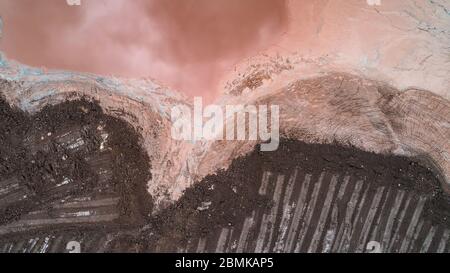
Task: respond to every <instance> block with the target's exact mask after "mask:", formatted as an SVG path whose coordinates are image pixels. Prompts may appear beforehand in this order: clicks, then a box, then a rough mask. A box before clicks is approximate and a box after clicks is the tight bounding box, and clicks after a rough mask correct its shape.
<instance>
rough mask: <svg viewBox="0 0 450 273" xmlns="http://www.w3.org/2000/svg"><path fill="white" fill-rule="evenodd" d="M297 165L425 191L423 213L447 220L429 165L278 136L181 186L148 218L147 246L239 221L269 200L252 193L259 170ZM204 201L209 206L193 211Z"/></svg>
mask: <svg viewBox="0 0 450 273" xmlns="http://www.w3.org/2000/svg"><path fill="white" fill-rule="evenodd" d="M297 166H300V167H301V168H302V171H304V172H306V173H312V174H318V173H321V172H322V171H331V172H335V173H350V174H352V175H353V176H356V177H361V178H364V179H366V180H367V181H370V183H375V184H377V185H380V186H388V187H394V188H401V189H403V190H406V191H414V192H416V193H417V195H419V196H422V195H426V196H431V199H430V201H429V202H427V203H426V205H425V213H424V214H425V217H427V218H429V219H430V220H431V221H433V222H434V223H436V224H445V225H449V224H450V217H449V216H450V199H449V197H448V196H447V195H446V194H444V192H443V191H442V190H441V188H440V186H439V185H440V183H439V181H438V179H437V177H436V175H435V174H434V173H433V171H432V170H431V169H429V168H427V167H424V166H422V165H420V164H419V163H417V162H416V161H414V160H412V159H411V158H406V157H399V156H388V155H378V154H374V153H368V152H363V151H361V150H358V149H355V148H352V147H347V148H345V147H341V146H337V145H323V144H306V143H303V142H300V141H296V140H289V139H284V140H282V142H281V143H280V147H279V149H278V150H277V151H275V152H260V149H259V147H256V148H255V149H254V151H253V152H252V153H250V154H249V155H247V156H245V157H241V158H238V159H236V160H234V161H233V162H232V164H231V166H230V167H229V168H228V169H227V170H221V171H219V172H218V173H217V174H214V175H209V176H207V177H206V178H205V179H203V180H202V181H201V182H199V183H197V184H196V186H194V187H192V188H189V189H187V190H186V191H185V194H184V195H183V197H182V198H181V199H180V200H179V201H178V202H177V203H175V204H174V205H172V206H171V207H169V208H168V209H166V210H165V211H163V212H162V213H161V214H160V215H158V217H157V218H155V219H153V221H152V223H153V225H154V229H155V231H156V234H158V236H156V237H154V238H152V240H150V242H149V249H148V250H150V251H151V250H152V249H163V250H168V251H174V250H176V249H177V246H180V245H186V243H187V242H189V241H192V240H195V239H197V238H201V237H205V236H207V235H208V233H210V232H213V231H216V230H217V229H220V228H223V227H231V226H234V225H236V224H237V223H239V222H242V219H243V218H245V217H247V216H249V215H250V214H251V212H252V211H255V210H257V209H258V208H264V207H270V206H271V205H272V204H271V200H268V199H265V197H263V196H261V195H259V194H258V189H259V186H260V181H261V179H262V174H263V171H265V170H270V171H271V172H275V173H290V172H292V170H293V169H294V168H295V167H297ZM208 201H211V205H210V206H209V209H207V210H204V211H199V210H198V208H199V207H201V206H202V203H203V202H208Z"/></svg>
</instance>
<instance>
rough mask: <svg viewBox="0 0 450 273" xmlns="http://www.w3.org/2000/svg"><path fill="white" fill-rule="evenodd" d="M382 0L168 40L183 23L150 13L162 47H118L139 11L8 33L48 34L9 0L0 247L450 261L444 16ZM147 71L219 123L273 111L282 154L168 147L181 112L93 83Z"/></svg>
mask: <svg viewBox="0 0 450 273" xmlns="http://www.w3.org/2000/svg"><path fill="white" fill-rule="evenodd" d="M381 1H382V4H381V5H380V6H370V5H368V4H367V3H368V2H367V1H357V0H349V1H347V0H336V1H327V0H316V1H309V0H287V1H285V2H284V1H283V2H281V1H280V2H277V3H278V4H276V5H275V6H272V5H273V3H274V2H270V1H265V2H264V3H265V4H264V7H261V14H260V15H264V16H260V17H258V16H256V15H255V16H256V17H255V18H253V19H252V20H250V21H252V22H249V21H247V19H248V18H250V17H248V16H247V14H248V13H252V14H253V13H254V12H253V11H254V9H253V7H252V4H251V3H254V1H250V2H249V3H250V4H248V6H247V5H246V6H245V9H244V8H243V9H242V10H241V9H239V6H237V5H235V4H233V5H231V6H226V7H225V6H224V7H223V8H221V9H217V8H216V7H215V6H214V5H213V6H208V7H209V8H210V9H211V10H210V11H211V12H215V14H216V13H217V14H216V18H217V20H216V21H215V23H214V24H213V25H211V28H210V29H208V32H201V31H200V32H199V31H198V29H201V26H204V25H205V22H209V21H211V20H210V17H208V16H206V17H199V19H198V20H197V21H194V22H192V24H189V25H186V26H185V28H184V29H183V28H179V27H178V26H184V24H183V22H184V20H186V18H188V19H190V17H189V16H187V17H186V14H185V13H184V11H185V9H186V10H188V11H189V12H191V13H189V14H191V15H192V14H197V10H196V9H195V8H194V9H192V7H191V6H189V5H188V4H186V5H187V7H181V10H178V9H172V8H171V7H170V4H167V6H166V4H162V5H161V6H159V8H160V11H165V10H171V11H172V10H173V11H174V14H171V13H164V12H160V13H158V14H165V15H164V16H162V17H161V18H159V17H158V18H159V19H158V20H160V21H155V22H153V23H155V24H157V25H158V24H161V25H160V26H161V28H155V29H160V30H162V33H165V34H167V37H163V35H161V37H160V38H161V39H162V40H158V41H153V40H151V41H147V40H145V39H147V38H148V39H152V38H154V37H159V36H158V35H157V33H155V35H154V36H153V34H154V33H151V34H152V35H141V36H139V37H145V39H144V38H142V39H143V40H142V39H141V38H140V39H138V37H129V34H130V33H135V32H133V31H131V32H130V29H132V30H137V29H138V28H137V27H136V25H135V23H136V21H138V22H140V21H139V19H140V18H141V17H140V16H144V17H145V16H147V15H146V13H147V12H149V10H151V9H146V8H141V7H147V6H145V5H146V4H145V5H144V4H143V3H144V1H136V3H134V4H132V5H129V6H127V8H123V7H122V6H121V5H118V6H110V7H109V8H110V9H108V10H107V11H108V12H109V13H108V15H105V14H104V9H103V6H89V7H92V9H88V8H87V6H83V8H81V9H78V10H75V11H76V12H74V10H73V9H72V10H70V9H69V8H68V7H66V6H64V13H58V12H59V10H58V9H57V8H56V6H55V10H53V9H50V10H46V9H45V6H44V5H43V6H39V7H36V10H38V11H42V12H33V11H30V14H29V15H30V16H28V17H21V18H26V19H27V18H28V19H27V20H29V23H30V22H31V24H33V22H39V21H40V18H41V17H42V16H44V15H46V14H47V15H48V16H47V17H49V18H52V20H53V19H54V20H56V23H55V22H48V24H43V25H38V26H36V31H35V32H32V33H28V31H29V29H30V25H29V23H27V20H25V19H24V20H25V21H22V19H20V18H19V17H17V16H15V13H14V11H17V10H20V9H10V7H17V6H16V5H17V4H15V2H16V1H14V2H13V1H5V2H4V3H2V4H0V5H4V6H5V9H2V10H8V11H9V12H8V13H7V14H0V16H2V17H3V18H6V20H5V22H4V23H5V24H4V25H5V32H4V33H1V34H2V36H1V37H2V39H3V40H2V50H5V52H6V54H11V55H9V58H7V57H6V55H5V54H3V53H0V252H8V253H10V252H12V253H17V252H44V253H45V252H70V251H73V249H72V248H71V247H70V246H71V245H73V243H74V242H75V243H79V244H80V246H81V251H82V252H237V253H240V252H344V253H345V252H372V251H373V249H372V248H371V245H373V243H374V242H375V244H378V245H379V246H380V249H379V251H382V252H450V246H449V242H450V229H449V224H450V222H449V221H450V220H449V217H450V196H449V194H450V142H449V141H448V140H449V139H450V102H449V99H450V96H449V88H450V81H449V79H450V62H449V61H448V56H449V54H448V53H449V51H450V49H449V48H448V44H449V42H450V35H449V31H448V29H450V28H449V26H450V20H449V18H450V17H448V15H449V10H450V6H448V3H447V2H446V1H442V0H434V1H399V0H392V1H384V0H381ZM220 2H221V3H223V4H224V3H231V2H228V1H220ZM48 3H50V2H48ZM116 3H122V4H123V1H117V2H116ZM145 3H147V2H145ZM164 3H165V2H164ZM202 3H203V4H205V3H207V1H203V2H202ZM208 3H209V2H208ZM233 3H235V2H233ZM280 3H281V4H280ZM142 5H144V6H142ZM224 5H226V4H224ZM52 7H53V6H52ZM271 7H273V8H271ZM41 9H42V10H41ZM236 10H240V11H242V12H236ZM130 11H133V12H130ZM137 11H138V12H137ZM46 12H49V13H46ZM121 12H125V13H126V12H129V13H128V17H123V18H128V19H130V20H128V21H129V24H127V25H125V26H124V29H120V30H117V31H118V32H114V31H113V30H115V29H114V26H115V24H114V23H115V22H116V19H115V18H117V16H118V15H120V14H121ZM273 13H275V15H276V16H275V17H271V16H272V15H273ZM27 14H28V13H27ZM52 14H53V15H52ZM55 14H56V15H55ZM80 14H82V15H83V16H79V15H80ZM130 14H138V15H139V16H138V15H136V16H134V15H133V16H131V17H130V16H129V15H130ZM230 14H235V16H236V17H233V18H234V21H233V22H234V23H236V24H237V25H239V24H241V25H246V26H248V28H242V29H240V30H239V31H240V32H239V35H237V33H236V32H237V31H238V28H237V27H236V25H233V24H231V23H230V24H228V23H229V22H230V21H228V20H229V19H230ZM271 14H272V15H271ZM59 15H67V16H59ZM125 15H126V14H125ZM172 15H173V17H174V18H175V19H176V20H177V21H176V22H177V23H176V24H174V25H172V24H170V22H171V20H169V19H170V18H172ZM266 15H267V16H266ZM71 16H73V17H71ZM166 16H167V18H166ZM269 17H270V18H269ZM80 18H89V19H90V21H88V22H87V23H86V24H83V25H84V26H85V29H84V30H85V31H86V32H82V31H80V29H78V28H77V27H74V26H78V23H79V22H78V20H79V19H80ZM98 18H102V20H104V22H109V23H110V24H108V23H105V24H103V25H104V26H105V29H103V32H102V31H100V32H98V31H97V30H98V29H96V28H94V29H92V28H89V26H91V24H92V25H97V24H98V21H97V20H100V19H98ZM266 18H269V19H266ZM69 19H70V20H69ZM135 19H137V20H135ZM58 20H59V21H58ZM8 22H12V23H13V24H9V23H8ZM111 22H113V23H111ZM1 26H2V28H3V24H2V25H1ZM49 26H51V27H49ZM109 26H112V27H113V28H112V29H109ZM223 26H225V27H223ZM233 26H234V27H233ZM258 26H261V28H258ZM263 26H264V27H263ZM49 29H50V30H52V31H55V32H52V31H50V32H47V31H48V30H49ZM68 29H69V30H71V31H72V32H70V31H69V32H68V31H67V30H68ZM149 29H153V28H149ZM221 29H223V32H221V31H216V30H221ZM77 30H78V32H77ZM165 30H166V31H165ZM23 31H24V32H23ZM74 31H75V32H74ZM141 31H143V33H144V34H149V33H146V32H145V31H147V28H146V29H145V31H144V30H141ZM21 33H28V34H29V35H20V34H21ZM52 33H60V34H61V35H67V33H71V34H70V35H68V36H61V37H65V38H61V39H52V38H51V37H53V36H51V35H50V34H52ZM104 33H106V35H103V34H104ZM41 34H42V35H41ZM72 34H73V35H72ZM112 34H116V35H112ZM221 34H223V36H221ZM225 34H226V35H225ZM235 34H236V35H235ZM369 34H370V35H369ZM8 35H9V37H10V38H8ZM49 35H50V36H49ZM77 35H78V36H77ZM132 36H133V35H132ZM219 36H220V37H219ZM11 37H12V38H11ZM33 37H34V38H33ZM58 37H59V36H58ZM67 37H78V38H79V39H78V40H79V41H89V42H86V43H84V42H83V43H80V44H77V46H75V48H74V45H75V43H73V42H71V41H72V40H70V39H68V38H67ZM177 37H180V39H181V40H182V41H183V43H182V42H178V43H177V42H174V41H177ZM191 37H194V38H195V39H193V40H190V38H191ZM209 37H215V38H216V39H214V40H212V41H209V40H208V38H209ZM4 39H9V40H7V41H8V42H7V43H4V42H3V41H6V40H4ZM21 39H25V40H23V41H21ZM60 40H61V41H65V42H66V43H65V44H61V41H60ZM24 41H26V42H24ZM36 41H44V42H49V43H48V44H43V43H38V42H36ZM128 41H130V43H128ZM149 43H150V44H149ZM230 43H231V44H230ZM33 44H35V46H34V47H31V48H30V47H29V46H28V45H33ZM166 44H170V45H171V46H170V47H169V49H168V50H167V51H166V50H161V48H165V47H163V46H164V45H166ZM181 44H183V45H184V44H186V45H189V46H187V47H186V48H187V50H184V49H185V48H184V47H182V46H180V45H181ZM228 44H229V45H230V46H229V47H227V46H226V45H228ZM244 44H245V47H244V46H242V48H240V47H239V45H244ZM16 45H20V46H16ZM101 45H104V47H103V46H101ZM107 45H114V46H115V45H120V46H118V47H116V48H115V49H114V50H113V51H111V48H110V50H108V48H107ZM142 45H147V46H149V48H152V49H151V50H150V49H149V50H148V51H145V50H142V48H145V46H144V47H142ZM150 45H151V46H150ZM161 45H163V46H161ZM59 46H61V48H58V49H60V50H56V49H55V47H59ZM122 47H123V48H122ZM131 48H132V49H133V50H135V51H129V52H128V51H127V52H128V53H129V54H123V52H125V51H126V50H128V49H131ZM86 49H87V50H86ZM125 49H126V50H125ZM263 49H264V51H260V50H263ZM33 50H37V51H33ZM67 52H71V54H68V53H67ZM191 53H192V54H191ZM27 54H29V55H28V56H27ZM40 54H41V55H40ZM141 54H143V55H141ZM216 54H217V55H216ZM203 55H205V59H201V58H200V57H201V56H203ZM247 57H250V58H249V59H246V58H247ZM10 58H16V59H18V60H19V61H20V60H24V62H26V63H28V64H30V65H35V66H36V67H40V66H41V65H44V66H45V65H49V67H50V68H65V69H73V70H79V71H84V72H82V73H81V72H80V73H76V72H68V71H60V70H47V69H46V68H36V67H30V66H26V65H23V64H20V63H17V62H15V61H13V60H11V59H10ZM21 58H23V59H21ZM27 58H28V59H27ZM197 61H198V62H197ZM46 62H47V63H46ZM236 62H237V63H236ZM235 63H236V64H235ZM66 64H71V65H69V67H66V66H65V65H66ZM191 65H192V66H191ZM233 66H234V67H233ZM120 70H122V71H120ZM89 71H90V72H93V73H98V75H96V74H88V73H85V72H89ZM146 71H150V72H152V73H153V72H154V74H155V75H157V76H158V78H159V79H161V80H164V81H165V82H166V83H167V84H169V85H170V86H176V87H179V89H183V88H186V89H188V91H187V92H186V90H183V91H185V93H186V94H188V95H192V94H199V93H200V94H201V95H202V96H203V97H205V100H212V99H215V103H216V104H217V105H219V106H220V107H222V108H225V107H226V105H237V104H239V105H278V106H279V107H280V128H279V129H280V137H281V143H280V147H279V149H278V150H276V151H274V152H260V149H259V145H260V144H261V143H260V142H259V141H206V140H201V141H196V142H190V141H179V140H175V139H173V138H172V137H171V128H172V121H171V118H170V117H171V108H172V107H173V106H175V105H180V104H182V105H186V106H188V107H190V108H193V103H192V99H191V98H189V97H187V96H186V95H183V94H181V93H178V92H177V91H174V90H172V89H170V88H168V87H165V86H163V85H162V84H160V83H157V82H156V81H154V80H150V79H149V78H141V79H133V78H118V77H114V76H100V75H110V74H114V75H116V74H119V75H121V76H125V77H141V76H147V75H143V74H142V72H146ZM125 72H126V73H125ZM146 73H147V72H146ZM219 82H220V84H219V85H220V87H218V88H214V86H216V85H217V84H218V83H219ZM194 88H198V89H202V90H203V91H205V90H209V89H211V90H212V92H210V93H208V92H206V93H205V92H199V93H198V92H197V91H196V90H191V89H194ZM230 122H234V117H227V119H226V120H225V125H224V128H225V126H226V124H227V123H230Z"/></svg>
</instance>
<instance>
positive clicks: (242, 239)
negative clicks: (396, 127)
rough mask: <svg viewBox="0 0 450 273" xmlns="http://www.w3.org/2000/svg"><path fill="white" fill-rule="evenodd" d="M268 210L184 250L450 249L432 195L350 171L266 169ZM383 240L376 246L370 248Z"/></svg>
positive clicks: (264, 192)
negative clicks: (434, 216)
mask: <svg viewBox="0 0 450 273" xmlns="http://www.w3.org/2000/svg"><path fill="white" fill-rule="evenodd" d="M258 193H259V194H260V195H263V196H267V197H270V198H271V201H272V205H271V206H270V208H268V209H261V210H256V211H253V213H252V214H251V215H248V217H247V218H245V219H243V220H242V221H240V222H239V223H238V224H235V225H233V226H230V227H226V228H222V229H220V230H217V231H215V232H212V233H210V234H209V235H208V236H207V237H205V238H198V239H195V240H191V241H190V242H189V243H188V244H187V245H186V246H185V247H180V248H179V249H178V251H179V252H221V253H222V252H236V253H242V252H250V253H252V252H257V253H260V252H262V253H273V252H302V253H304V252H311V253H316V252H337V253H347V252H373V251H381V252H439V253H441V252H448V251H449V237H450V229H449V228H448V227H447V226H445V225H443V224H438V223H432V222H431V220H429V219H428V218H427V217H426V215H425V214H424V208H425V205H426V202H427V200H428V198H429V197H428V196H424V195H420V194H419V193H417V192H415V191H413V190H407V189H402V188H399V187H395V186H386V185H384V186H380V185H377V184H376V183H371V181H366V180H364V179H361V178H358V177H353V176H351V175H347V174H338V173H331V172H321V173H304V172H302V171H301V169H300V168H297V169H295V170H293V171H292V172H290V173H289V174H279V173H272V172H269V171H266V172H264V174H263V175H262V180H261V184H260V188H259V192H258ZM372 244H375V245H379V246H380V249H373V248H372V247H371V246H370V245H372Z"/></svg>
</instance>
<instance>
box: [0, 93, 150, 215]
mask: <svg viewBox="0 0 450 273" xmlns="http://www.w3.org/2000/svg"><path fill="white" fill-rule="evenodd" d="M98 124H100V125H101V126H103V127H104V130H105V131H106V132H108V134H109V137H108V149H109V151H111V154H112V158H111V160H112V162H111V164H112V165H113V166H114V168H112V170H113V175H112V181H110V182H111V185H112V188H113V191H114V192H116V193H118V194H119V195H120V197H121V199H120V205H119V210H120V214H121V219H122V221H123V222H124V223H129V222H136V221H141V220H143V219H144V218H146V217H147V216H148V214H149V213H150V212H151V209H152V202H151V198H150V195H149V194H147V190H146V189H147V188H146V185H147V181H149V180H150V173H149V169H150V168H149V166H150V163H149V158H148V156H147V153H146V152H145V151H144V150H143V149H142V147H141V145H140V143H141V140H140V136H139V135H138V134H137V133H136V132H135V131H134V129H133V128H132V127H131V126H130V125H129V124H128V123H126V122H125V121H123V120H120V119H117V118H114V117H111V116H108V115H106V114H104V113H103V111H102V109H101V108H100V106H99V105H98V104H97V103H95V102H91V101H88V100H87V99H81V100H77V101H72V102H65V103H62V104H59V105H56V106H46V107H45V108H44V109H43V110H42V111H40V112H39V113H37V114H35V115H32V116H31V115H28V114H27V113H25V112H23V111H21V110H19V109H13V108H11V107H10V105H9V104H8V103H7V102H6V101H5V100H4V99H3V98H0V181H1V180H4V179H8V178H10V177H17V178H18V179H19V180H20V186H21V187H25V188H26V189H27V191H28V193H29V195H30V196H32V198H29V199H26V200H25V201H23V202H22V201H18V202H14V203H12V204H9V205H8V206H6V207H1V208H0V224H6V223H9V222H11V221H13V220H17V219H18V218H19V217H20V216H21V215H23V214H25V213H27V212H29V211H31V210H32V209H36V207H37V206H44V205H45V204H47V203H49V202H51V201H54V200H59V199H63V198H65V197H69V196H77V195H86V194H94V188H96V186H97V183H98V175H97V172H96V171H97V170H95V169H93V168H92V167H90V166H89V165H88V164H87V162H86V158H89V156H90V155H91V154H94V153H96V152H98V147H99V146H100V142H101V136H100V135H99V133H98V130H97V127H98ZM70 128H80V131H81V135H82V138H83V140H84V143H85V145H84V148H83V149H78V150H77V149H75V150H71V149H67V147H66V146H64V143H61V142H58V141H57V140H55V139H51V138H50V139H49V140H48V141H46V140H44V137H45V138H46V139H47V138H48V137H47V136H49V135H51V134H52V133H53V134H55V132H58V131H64V130H65V129H67V130H70ZM41 136H42V137H41ZM62 158H64V160H62ZM63 177H69V178H70V179H72V180H73V181H74V182H75V183H76V184H77V186H76V187H74V188H73V189H72V190H71V191H63V192H59V193H57V194H48V190H49V187H50V186H51V185H52V184H54V183H56V182H54V181H61V179H62V178H63Z"/></svg>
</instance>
